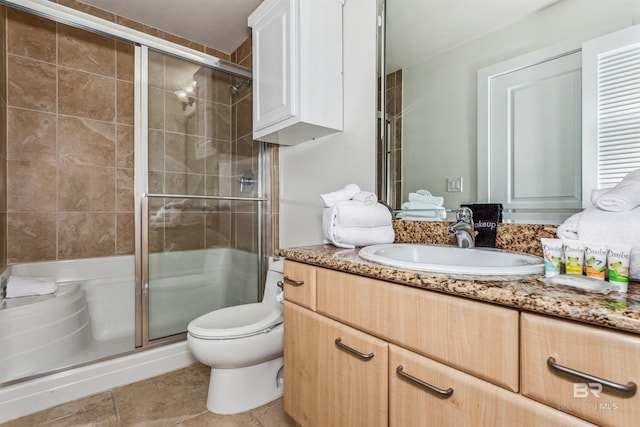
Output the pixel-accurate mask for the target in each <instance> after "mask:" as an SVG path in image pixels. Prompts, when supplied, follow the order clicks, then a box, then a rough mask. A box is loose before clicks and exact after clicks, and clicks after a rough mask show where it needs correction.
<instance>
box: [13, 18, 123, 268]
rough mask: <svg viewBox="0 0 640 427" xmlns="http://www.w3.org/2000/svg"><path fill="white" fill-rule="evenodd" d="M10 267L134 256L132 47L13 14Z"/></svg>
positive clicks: (85, 32)
mask: <svg viewBox="0 0 640 427" xmlns="http://www.w3.org/2000/svg"><path fill="white" fill-rule="evenodd" d="M7 73H8V76H7V79H8V90H7V104H8V108H7V116H6V117H7V162H6V164H7V211H8V215H7V260H8V263H10V264H12V263H19V262H28V261H42V260H56V259H60V260H62V259H74V258H86V257H100V256H110V255H119V254H130V253H133V219H134V216H133V191H132V189H133V47H132V46H130V45H127V44H125V43H121V42H116V41H115V40H112V39H109V38H106V37H103V36H99V35H96V34H93V33H89V32H87V31H84V30H79V29H76V28H72V27H69V26H66V25H63V24H58V23H55V22H53V21H50V20H47V19H45V18H41V17H37V16H34V15H31V14H28V13H26V12H22V11H18V10H15V9H12V8H8V9H7Z"/></svg>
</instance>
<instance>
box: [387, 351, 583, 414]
mask: <svg viewBox="0 0 640 427" xmlns="http://www.w3.org/2000/svg"><path fill="white" fill-rule="evenodd" d="M389 349H390V351H389V375H390V377H389V426H391V427H425V426H438V427H439V426H505V427H511V426H518V427H550V426H567V427H568V426H588V425H591V424H589V423H587V422H583V421H582V420H578V419H576V418H574V417H572V416H571V415H567V414H564V413H562V412H559V411H556V410H554V409H552V408H549V407H548V406H545V405H543V404H541V403H538V402H535V401H533V400H531V399H527V398H526V397H524V396H522V395H520V394H518V393H513V392H510V391H507V390H505V389H503V388H501V387H498V386H495V385H493V384H489V383H487V382H486V381H483V380H480V379H478V378H476V377H474V376H472V375H468V374H465V373H464V372H460V371H458V370H457V369H453V368H451V367H449V366H446V365H443V364H442V363H438V362H436V361H434V360H431V359H429V358H427V357H422V356H420V355H418V354H416V353H413V352H410V351H408V350H405V349H403V348H401V347H398V346H395V345H393V344H390V345H389ZM399 366H401V367H402V368H403V369H402V373H404V374H408V375H410V376H412V377H416V378H417V379H418V380H420V381H423V382H425V383H427V384H428V385H429V386H433V387H437V388H438V389H439V390H438V391H432V390H429V389H427V387H426V386H424V385H420V384H418V383H416V382H415V381H413V380H411V379H407V378H405V377H403V376H401V375H400V374H398V373H397V372H396V370H397V368H398V367H399ZM449 393H450V394H449Z"/></svg>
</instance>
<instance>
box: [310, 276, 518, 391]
mask: <svg viewBox="0 0 640 427" xmlns="http://www.w3.org/2000/svg"><path fill="white" fill-rule="evenodd" d="M316 280H317V282H318V284H319V286H318V289H317V307H318V312H319V313H323V314H325V315H327V316H328V317H331V318H333V319H336V320H339V321H341V322H344V323H347V324H349V325H351V326H354V327H357V328H358V329H361V330H363V331H365V332H369V333H371V334H373V335H376V336H378V337H380V338H382V339H385V340H387V341H389V342H393V343H395V344H398V345H400V346H402V347H405V348H407V349H410V350H413V351H415V352H417V353H420V354H422V355H424V356H428V357H430V358H432V359H435V360H438V361H441V362H443V363H446V364H447V365H449V366H453V367H454V368H457V369H460V370H462V371H465V372H468V373H470V374H472V375H475V376H477V377H479V378H482V379H485V380H487V381H490V382H493V383H495V384H497V385H499V386H502V387H504V388H506V389H509V390H512V391H518V383H519V380H518V311H517V310H513V309H509V308H505V307H498V306H494V305H490V304H485V303H482V302H477V301H471V300H465V299H463V298H458V297H454V296H450V295H444V294H439V293H436V292H425V291H424V290H423V289H418V288H412V287H409V286H402V285H392V284H389V283H388V282H384V281H382V280H376V279H370V278H367V277H362V276H356V275H354V274H348V273H341V272H338V271H334V270H328V269H324V268H319V269H318V270H317V279H316Z"/></svg>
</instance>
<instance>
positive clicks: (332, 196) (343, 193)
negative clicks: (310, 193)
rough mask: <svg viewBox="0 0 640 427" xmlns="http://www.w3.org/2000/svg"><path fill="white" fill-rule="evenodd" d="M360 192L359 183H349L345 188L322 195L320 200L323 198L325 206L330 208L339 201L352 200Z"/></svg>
mask: <svg viewBox="0 0 640 427" xmlns="http://www.w3.org/2000/svg"><path fill="white" fill-rule="evenodd" d="M359 192H360V187H358V185H357V184H347V185H346V186H345V187H344V188H342V189H340V190H338V191H333V192H331V193H327V194H322V195H320V200H322V205H323V207H325V208H330V207H331V206H333V205H335V204H336V203H338V202H339V201H342V200H350V199H351V198H352V197H353V196H355V195H356V194H358V193H359Z"/></svg>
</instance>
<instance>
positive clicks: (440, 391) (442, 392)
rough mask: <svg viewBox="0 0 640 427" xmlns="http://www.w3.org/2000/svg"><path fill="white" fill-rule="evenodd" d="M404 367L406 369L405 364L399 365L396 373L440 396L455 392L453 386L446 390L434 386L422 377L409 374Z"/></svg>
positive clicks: (446, 396)
mask: <svg viewBox="0 0 640 427" xmlns="http://www.w3.org/2000/svg"><path fill="white" fill-rule="evenodd" d="M403 369H404V366H402V365H400V366H398V367H397V368H396V373H397V374H398V375H400V376H401V377H403V378H406V379H408V380H409V381H412V382H414V383H416V384H419V385H421V386H422V387H424V388H426V389H427V390H430V391H432V392H434V393H437V394H439V395H440V396H443V397H444V398H445V399H446V398H448V397H449V396H451V395H452V394H453V389H452V388H451V387H449V388H448V389H446V390H443V389H441V388H438V387H436V386H433V385H431V384H429V383H426V382H424V381H422V380H421V379H419V378H416V377H414V376H413V375H409V374H407V373H406V372H405V371H404V370H403Z"/></svg>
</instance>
